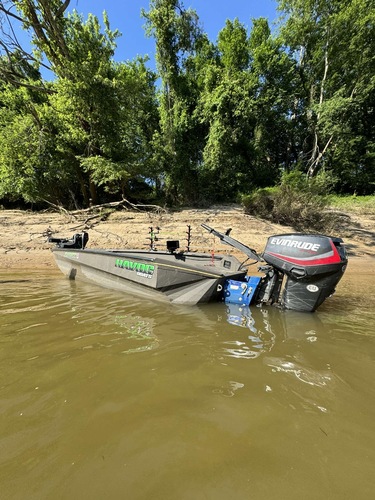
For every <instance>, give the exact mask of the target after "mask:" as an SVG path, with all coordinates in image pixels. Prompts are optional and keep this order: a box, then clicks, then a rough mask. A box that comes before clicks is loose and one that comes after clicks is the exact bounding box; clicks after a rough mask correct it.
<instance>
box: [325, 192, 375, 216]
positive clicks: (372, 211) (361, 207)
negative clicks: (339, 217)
mask: <svg viewBox="0 0 375 500" xmlns="http://www.w3.org/2000/svg"><path fill="white" fill-rule="evenodd" d="M329 205H330V206H331V208H333V209H336V210H342V211H343V212H351V213H354V214H358V215H375V195H373V196H338V195H331V196H330V197H329Z"/></svg>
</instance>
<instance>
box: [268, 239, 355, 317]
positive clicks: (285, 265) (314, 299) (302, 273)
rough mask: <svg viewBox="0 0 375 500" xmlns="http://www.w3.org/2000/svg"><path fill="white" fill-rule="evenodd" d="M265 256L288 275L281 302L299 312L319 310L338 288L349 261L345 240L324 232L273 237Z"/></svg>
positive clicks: (282, 304)
mask: <svg viewBox="0 0 375 500" xmlns="http://www.w3.org/2000/svg"><path fill="white" fill-rule="evenodd" d="M263 259H264V260H265V261H266V262H267V263H268V264H270V265H271V266H273V267H274V268H275V269H277V270H279V271H281V272H282V273H283V274H284V275H285V277H286V280H285V283H284V288H283V291H282V293H281V297H280V299H279V302H280V305H281V306H283V307H285V308H286V309H293V310H295V311H315V309H316V308H317V307H318V306H319V305H320V304H321V303H322V302H323V301H324V300H325V299H326V298H327V297H328V296H330V295H332V293H333V292H334V291H335V287H336V285H337V283H338V282H339V281H340V279H341V278H342V276H343V274H344V271H345V269H346V265H347V262H348V260H347V256H346V251H345V246H344V244H343V241H342V239H341V238H334V237H330V236H324V235H320V234H282V235H275V236H271V237H269V238H268V241H267V245H266V248H265V250H264V252H263Z"/></svg>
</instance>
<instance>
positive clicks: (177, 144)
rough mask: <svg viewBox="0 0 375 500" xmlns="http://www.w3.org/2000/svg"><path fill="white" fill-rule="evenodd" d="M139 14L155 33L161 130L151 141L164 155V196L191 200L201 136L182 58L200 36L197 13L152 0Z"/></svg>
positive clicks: (169, 0) (167, 0) (175, 2)
mask: <svg viewBox="0 0 375 500" xmlns="http://www.w3.org/2000/svg"><path fill="white" fill-rule="evenodd" d="M143 15H144V17H145V18H146V21H147V32H148V34H149V35H150V36H151V35H152V36H154V37H155V41H156V63H157V68H158V72H159V76H160V78H161V86H162V87H161V91H160V96H159V110H160V134H156V136H155V140H154V145H155V147H158V148H159V149H158V150H156V151H155V153H156V155H157V156H158V158H159V159H161V160H162V161H163V170H164V172H165V180H164V181H165V188H166V192H167V197H168V198H169V199H170V200H171V201H173V202H195V201H197V184H198V164H199V158H200V144H201V141H200V140H199V135H200V134H199V133H198V130H199V123H198V122H197V120H196V118H195V115H194V111H195V108H196V105H197V93H196V90H197V88H196V82H195V81H193V80H192V79H191V78H189V75H187V72H186V64H187V61H188V57H189V56H190V55H192V54H194V53H195V51H196V49H197V45H198V43H199V41H200V39H201V37H202V33H201V29H200V27H199V20H198V16H197V14H196V13H195V11H193V10H191V9H188V10H185V9H184V7H183V4H182V2H180V1H179V0H152V1H151V2H150V10H149V11H148V12H145V11H143ZM160 148H161V149H160Z"/></svg>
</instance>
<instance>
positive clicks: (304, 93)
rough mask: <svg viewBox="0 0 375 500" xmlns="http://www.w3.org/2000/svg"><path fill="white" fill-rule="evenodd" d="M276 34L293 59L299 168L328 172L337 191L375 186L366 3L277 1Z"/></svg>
mask: <svg viewBox="0 0 375 500" xmlns="http://www.w3.org/2000/svg"><path fill="white" fill-rule="evenodd" d="M279 5H280V9H281V10H282V11H283V12H285V13H286V14H287V19H286V21H285V23H284V25H283V26H282V29H281V33H282V37H283V40H284V42H285V45H286V46H287V47H289V48H290V51H291V52H292V53H293V55H294V56H295V58H296V61H297V69H298V76H299V81H300V85H299V91H298V94H297V93H296V95H299V99H300V101H301V105H300V106H299V113H298V114H297V115H296V119H297V121H300V122H301V124H302V126H303V125H305V129H306V132H305V135H304V137H301V141H300V142H301V145H302V146H303V147H302V148H300V153H299V154H300V161H301V164H304V165H305V166H306V170H307V173H308V175H309V176H313V175H314V174H315V172H316V171H317V170H318V169H319V168H326V169H330V170H334V172H335V174H336V175H337V176H339V177H340V178H341V187H342V189H359V190H361V191H366V186H367V187H370V189H371V190H373V186H372V187H371V183H373V182H374V180H375V179H374V168H375V166H374V142H373V141H374V125H373V123H374V116H373V113H374V111H373V110H374V107H373V106H374V91H375V89H374V83H375V82H374V67H375V60H374V57H375V56H374V49H375V47H374V44H375V11H374V8H373V5H372V2H371V1H370V0H280V2H279Z"/></svg>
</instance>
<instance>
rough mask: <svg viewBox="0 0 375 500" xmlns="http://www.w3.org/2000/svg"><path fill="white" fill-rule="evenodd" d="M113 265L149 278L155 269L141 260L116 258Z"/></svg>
mask: <svg viewBox="0 0 375 500" xmlns="http://www.w3.org/2000/svg"><path fill="white" fill-rule="evenodd" d="M115 266H116V267H120V268H121V269H126V270H127V271H135V273H136V274H137V276H140V277H142V278H149V279H151V278H152V276H153V275H154V271H155V266H154V265H152V264H143V262H133V261H132V260H123V259H116V262H115Z"/></svg>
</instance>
